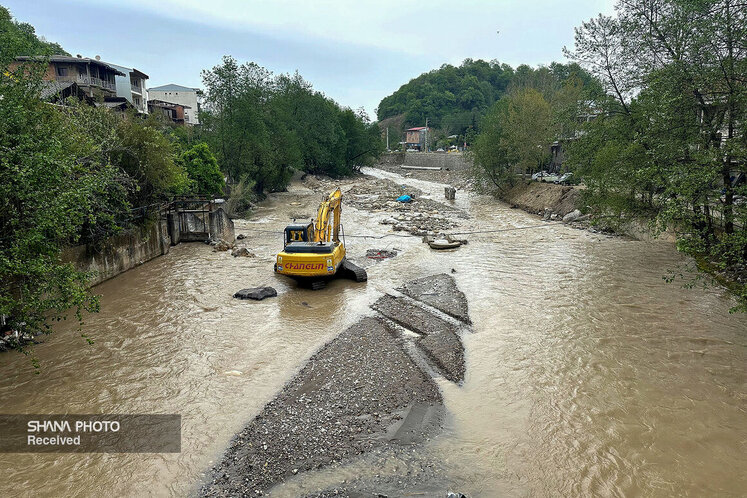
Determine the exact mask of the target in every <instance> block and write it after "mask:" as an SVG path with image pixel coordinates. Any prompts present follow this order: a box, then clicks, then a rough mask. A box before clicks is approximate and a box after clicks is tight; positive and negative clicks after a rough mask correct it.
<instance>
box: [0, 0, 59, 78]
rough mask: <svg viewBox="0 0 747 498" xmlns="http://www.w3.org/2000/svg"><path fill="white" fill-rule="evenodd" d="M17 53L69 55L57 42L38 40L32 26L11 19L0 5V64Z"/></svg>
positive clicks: (17, 54) (8, 13) (11, 58)
mask: <svg viewBox="0 0 747 498" xmlns="http://www.w3.org/2000/svg"><path fill="white" fill-rule="evenodd" d="M19 55H70V54H69V53H67V52H65V51H64V50H63V49H62V47H60V46H59V45H58V44H57V43H50V42H47V41H45V40H40V39H39V38H38V37H37V36H36V31H35V30H34V27H33V26H32V25H30V24H28V23H25V22H23V23H22V22H18V21H16V20H14V19H13V16H11V14H10V12H9V11H8V9H6V8H5V7H3V6H2V5H0V64H2V63H4V62H5V63H7V62H9V61H11V60H13V58H14V57H16V56H19Z"/></svg>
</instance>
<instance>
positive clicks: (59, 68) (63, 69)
mask: <svg viewBox="0 0 747 498" xmlns="http://www.w3.org/2000/svg"><path fill="white" fill-rule="evenodd" d="M57 76H67V68H66V67H62V66H57Z"/></svg>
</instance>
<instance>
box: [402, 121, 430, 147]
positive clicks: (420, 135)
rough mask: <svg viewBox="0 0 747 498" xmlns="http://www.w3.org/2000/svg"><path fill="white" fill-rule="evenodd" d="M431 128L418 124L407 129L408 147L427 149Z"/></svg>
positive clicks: (406, 139)
mask: <svg viewBox="0 0 747 498" xmlns="http://www.w3.org/2000/svg"><path fill="white" fill-rule="evenodd" d="M430 131H431V129H430V128H426V127H425V126H417V127H415V128H409V129H407V130H405V145H406V146H407V148H408V149H417V150H425V149H426V146H425V144H426V140H427V137H428V134H429V133H430Z"/></svg>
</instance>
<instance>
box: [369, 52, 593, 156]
mask: <svg viewBox="0 0 747 498" xmlns="http://www.w3.org/2000/svg"><path fill="white" fill-rule="evenodd" d="M570 78H575V79H578V80H580V82H581V83H582V84H586V85H591V84H593V83H594V81H593V78H591V76H590V75H589V74H588V73H587V72H586V71H584V70H583V69H581V68H580V67H579V66H578V65H577V64H559V63H552V64H551V65H550V66H549V67H538V68H532V67H530V66H527V65H520V66H519V67H517V68H516V69H513V68H512V67H511V66H509V65H507V64H501V63H499V62H498V61H490V62H486V61H484V60H472V59H466V60H465V61H464V62H463V63H462V64H461V65H460V66H458V67H455V66H452V65H450V64H444V65H443V66H441V67H440V68H439V69H435V70H433V71H430V72H428V73H424V74H421V75H420V76H418V77H417V78H415V79H413V80H411V81H410V82H408V83H406V84H405V85H402V86H401V87H400V88H399V90H397V91H396V92H394V93H393V94H392V95H389V96H388V97H385V98H384V99H383V100H382V101H381V103H380V104H379V107H378V110H377V113H378V118H379V120H380V121H384V120H390V121H396V122H397V123H396V124H397V126H395V127H396V128H397V132H401V131H402V130H403V129H406V128H409V127H411V126H424V125H425V119H426V118H428V125H429V126H431V127H433V128H435V129H436V130H437V138H441V137H447V136H449V135H462V136H463V137H466V138H467V139H468V142H471V140H470V138H471V136H473V135H474V133H476V132H478V131H479V129H480V120H481V119H482V117H483V116H484V115H485V113H486V112H487V111H488V109H490V107H491V106H492V105H493V104H494V103H495V102H496V101H498V100H499V99H500V98H501V97H503V96H504V95H506V94H507V93H509V92H511V91H512V90H514V89H520V88H525V87H533V88H536V89H538V90H539V91H540V92H541V93H542V94H543V95H544V97H545V98H546V99H548V98H549V97H550V94H552V93H554V92H555V91H557V89H558V88H559V87H561V86H562V85H563V84H564V83H565V82H566V81H567V80H569V79H570ZM399 116H401V118H400V119H395V118H397V117H399Z"/></svg>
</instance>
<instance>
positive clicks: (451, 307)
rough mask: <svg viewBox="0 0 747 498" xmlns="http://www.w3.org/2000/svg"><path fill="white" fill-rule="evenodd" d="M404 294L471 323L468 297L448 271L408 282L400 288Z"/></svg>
mask: <svg viewBox="0 0 747 498" xmlns="http://www.w3.org/2000/svg"><path fill="white" fill-rule="evenodd" d="M399 290H400V291H401V292H402V293H403V294H405V295H407V296H410V297H411V298H413V299H417V300H418V301H422V302H424V303H425V304H427V305H429V306H433V307H434V308H436V309H437V310H439V311H443V312H444V313H446V314H447V315H449V316H452V317H454V318H456V319H457V320H461V321H462V322H464V323H467V324H471V323H472V321H471V320H470V319H469V309H468V306H467V297H466V296H465V295H464V293H463V292H462V291H460V290H459V288H458V287H457V285H456V282H455V281H454V278H453V277H452V276H451V275H447V274H446V273H441V274H439V275H432V276H430V277H423V278H419V279H417V280H413V281H411V282H408V283H406V284H405V285H403V286H402V288H401V289H399Z"/></svg>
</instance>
